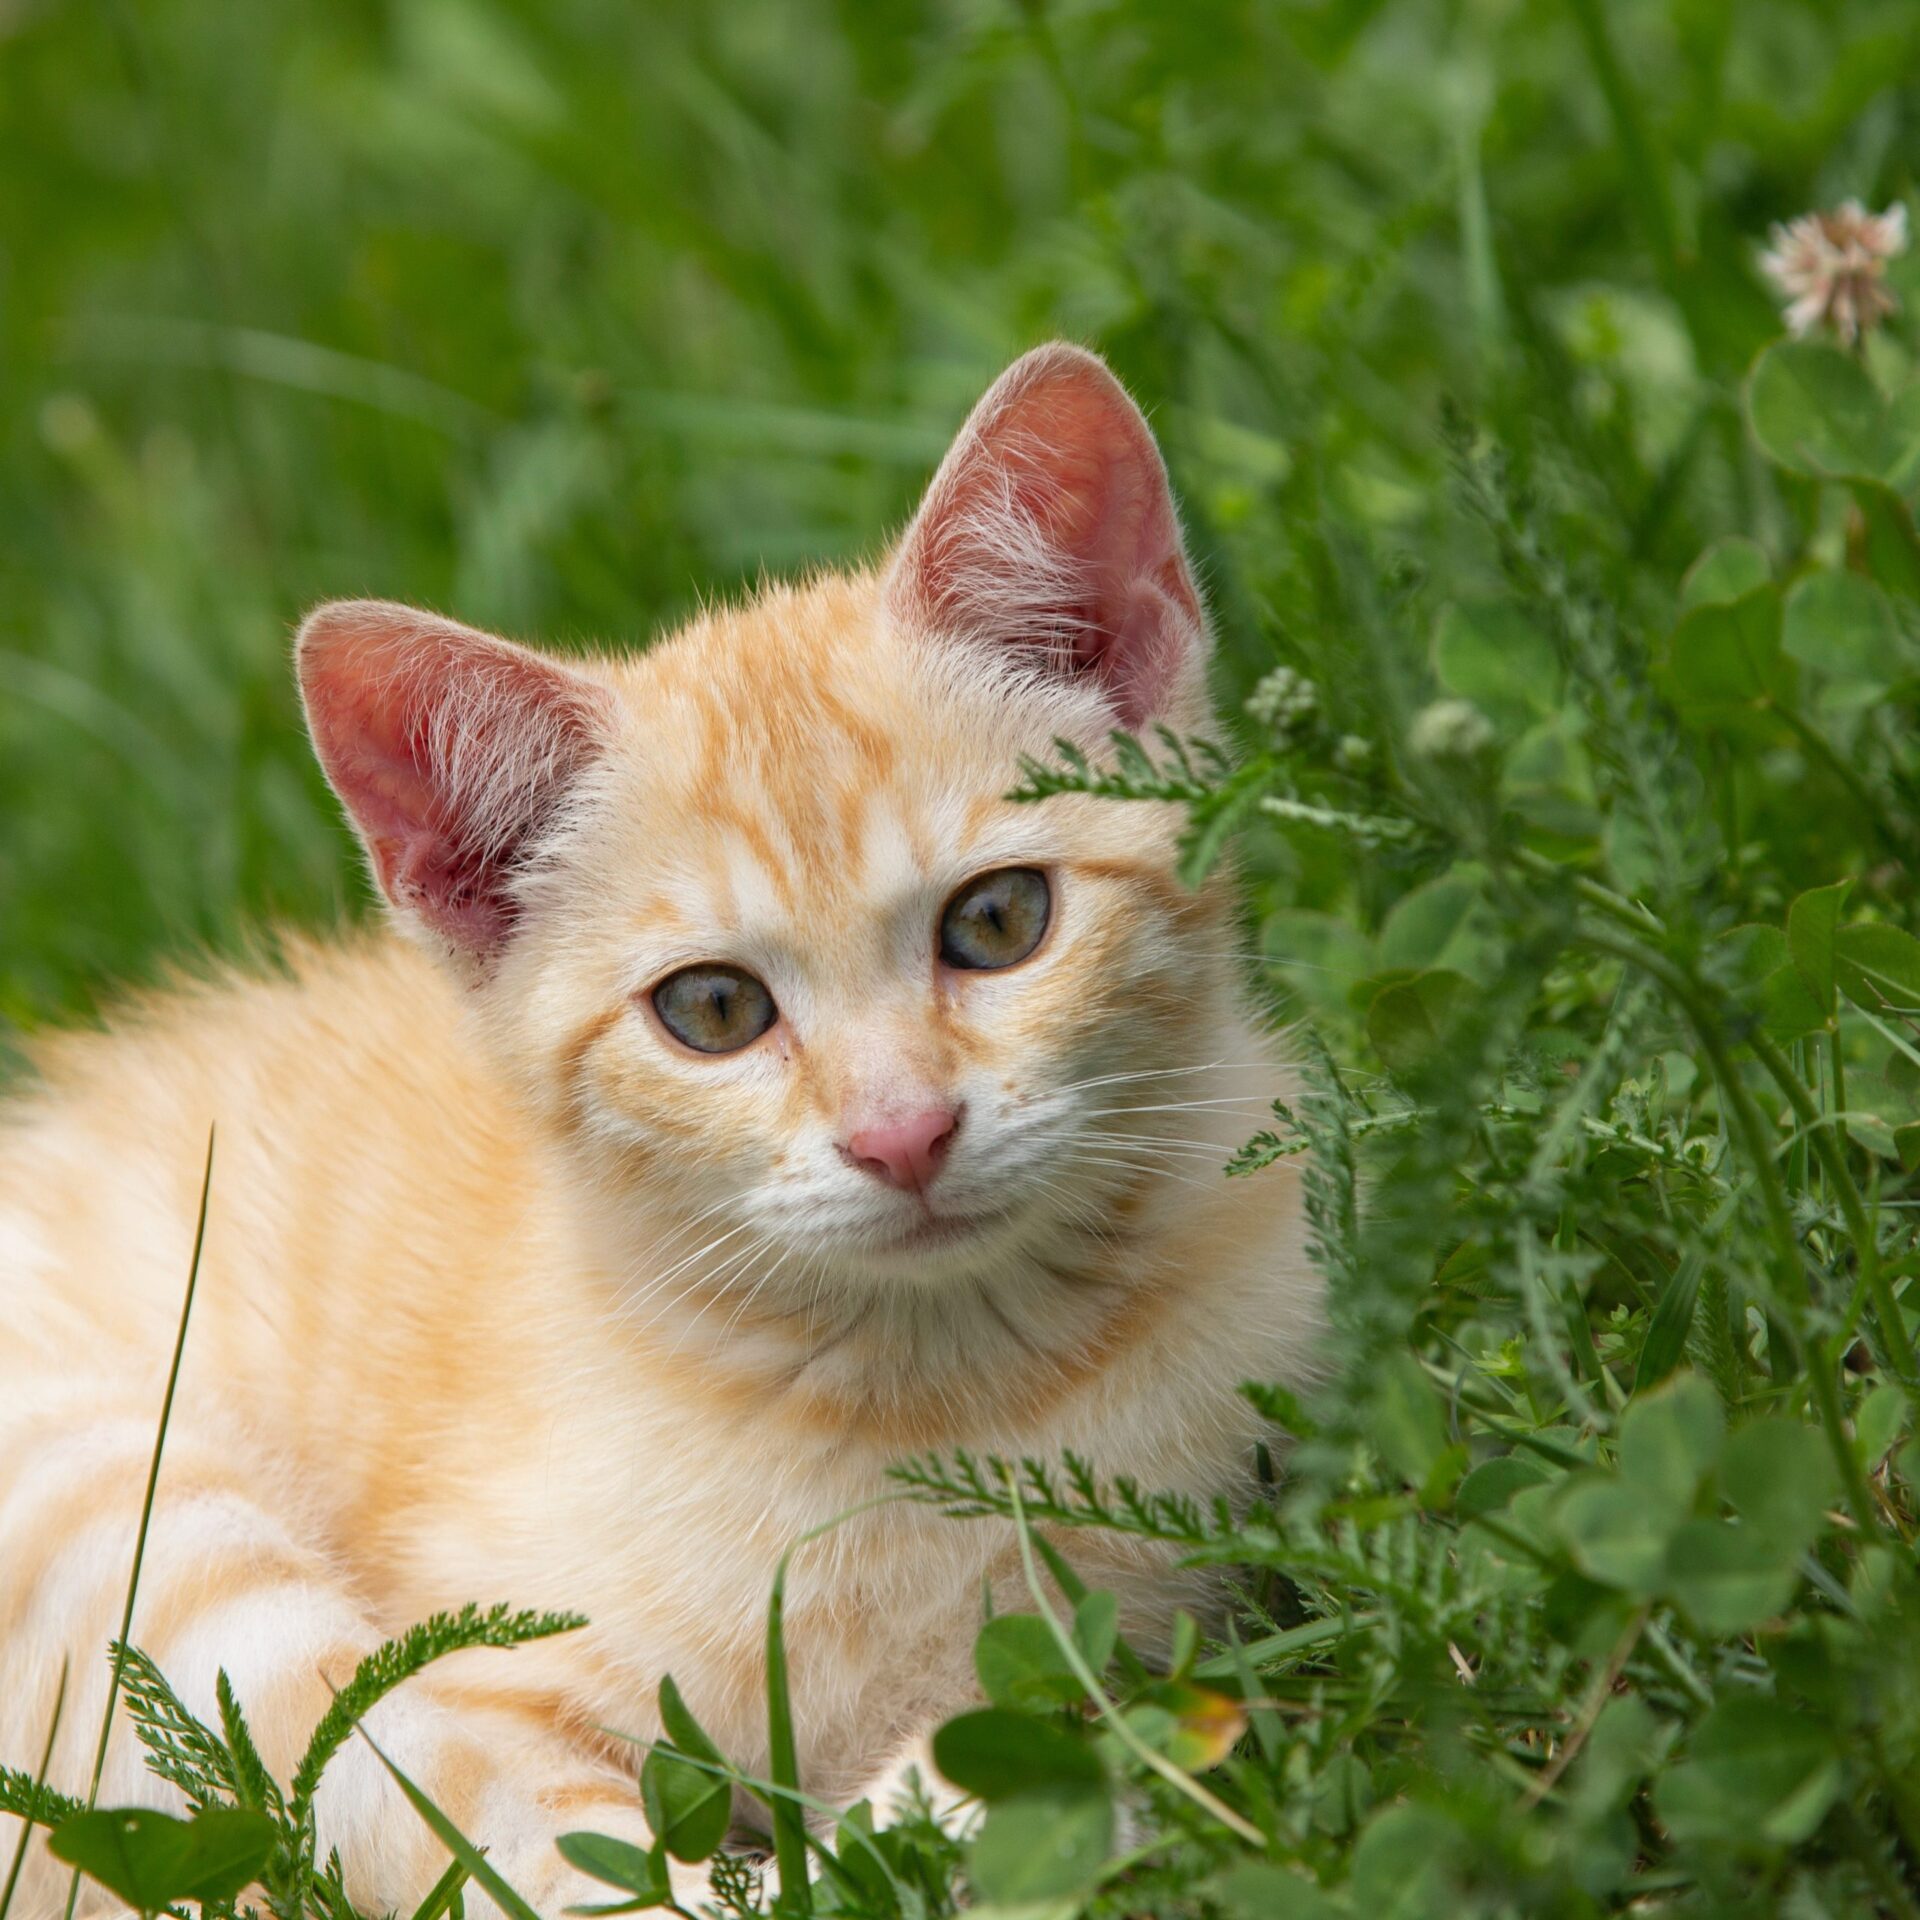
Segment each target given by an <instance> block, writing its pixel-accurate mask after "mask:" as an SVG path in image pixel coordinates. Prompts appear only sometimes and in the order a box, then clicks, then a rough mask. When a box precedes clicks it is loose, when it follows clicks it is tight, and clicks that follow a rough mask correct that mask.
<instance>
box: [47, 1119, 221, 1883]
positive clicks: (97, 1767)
mask: <svg viewBox="0 0 1920 1920" xmlns="http://www.w3.org/2000/svg"><path fill="white" fill-rule="evenodd" d="M213 1134H214V1130H213V1128H212V1127H209V1128H208V1129H207V1164H206V1168H205V1170H204V1171H203V1172H202V1174H201V1176H200V1218H199V1220H198V1222H197V1223H196V1224H195V1226H194V1230H193V1259H192V1262H191V1263H190V1264H189V1266H188V1268H187V1295H186V1298H185V1299H184V1300H183V1301H182V1302H181V1303H180V1325H179V1329H178V1331H177V1332H176V1333H175V1335H174V1340H173V1361H172V1364H171V1365H170V1366H169V1367H168V1368H167V1391H166V1397H165V1398H164V1399H163V1400H162V1401H161V1403H160V1427H159V1431H158V1432H156V1433H155V1434H154V1436H153V1459H152V1461H151V1463H150V1464H149V1465H148V1468H147V1492H146V1498H145V1499H144V1500H143V1501H142V1502H141V1506H140V1531H139V1532H138V1533H137V1534H136V1535H135V1536H134V1542H133V1571H132V1572H131V1573H130V1574H129V1575H128V1576H127V1604H126V1605H125V1606H124V1607H123V1608H122V1609H121V1612H120V1633H119V1637H118V1638H117V1639H116V1640H115V1642H114V1649H113V1677H112V1679H111V1680H109V1681H108V1683H107V1709H106V1711H105V1712H104V1713H103V1714H102V1715H101V1716H100V1741H99V1744H98V1745H97V1746H96V1747H95V1748H94V1751H93V1778H92V1779H91V1780H90V1781H89V1782H88V1783H87V1811H88V1812H89V1813H91V1812H92V1811H93V1806H94V1802H95V1801H96V1800H98V1799H99V1797H100V1776H101V1775H102V1774H103V1773H105V1772H106V1770H107V1743H108V1741H109V1740H110V1739H111V1738H112V1737H113V1710H114V1708H115V1707H116V1706H117V1705H118V1704H119V1700H120V1680H121V1676H122V1675H123V1674H124V1673H125V1671H126V1665H127V1645H128V1642H129V1641H130V1640H131V1639H132V1637H133V1602H134V1597H135V1595H137V1594H138V1593H139V1591H140V1563H141V1561H142V1560H143V1559H144V1558H145V1557H146V1552H147V1529H148V1527H149V1526H150V1525H151V1524H152V1521H153V1496H154V1492H155V1490H156V1489H157V1488H158V1486H159V1484H160V1456H161V1454H162V1453H164V1452H165V1450H166V1445H167V1425H168V1423H169V1422H170V1421H171V1420H172V1418H173V1396H174V1391H175V1389H176V1388H177V1387H178V1386H179V1384H180V1362H181V1359H182V1358H183V1357H184V1355H185V1354H186V1351H187V1325H188V1322H189V1321H191V1320H192V1318H193V1295H194V1290H195V1289H196V1288H197V1287H198V1286H199V1284H200V1255H201V1253H202V1252H203V1251H204V1249H205V1247H206V1244H207V1202H208V1199H209V1198H210V1197H211V1195H212V1193H213ZM79 1898H80V1869H79V1868H78V1867H76V1868H74V1870H73V1879H72V1880H71V1882H69V1884H68V1887H67V1907H66V1920H73V1909H74V1903H75V1902H76V1901H77V1900H78V1899H79Z"/></svg>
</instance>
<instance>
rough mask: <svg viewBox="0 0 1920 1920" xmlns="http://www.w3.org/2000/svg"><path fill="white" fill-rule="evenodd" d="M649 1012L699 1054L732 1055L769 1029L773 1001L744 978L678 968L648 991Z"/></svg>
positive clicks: (721, 970)
mask: <svg viewBox="0 0 1920 1920" xmlns="http://www.w3.org/2000/svg"><path fill="white" fill-rule="evenodd" d="M653 1010H654V1011H655V1012H656V1013H657V1014H659V1016H660V1018H661V1021H662V1022H663V1023H664V1025H665V1026H666V1029H667V1031H668V1032H669V1033H670V1034H672V1035H673V1037H674V1038H675V1039H676V1040H684V1041H685V1042H686V1043H687V1045H688V1046H690V1047H692V1048H693V1049H694V1050H695V1051H696V1052H699V1053H737V1052H738V1051H739V1050H740V1048H742V1047H744V1046H746V1045H747V1043H748V1042H749V1041H753V1040H758V1039H759V1038H760V1036H761V1035H762V1034H763V1033H765V1032H766V1030H767V1029H768V1028H769V1027H770V1026H772V1025H773V1023H774V1021H775V1019H776V1018H777V1017H778V1014H779V1009H778V1008H777V1007H775V1005H774V1004H773V995H772V994H770V993H769V992H768V991H767V990H766V988H765V987H763V986H762V985H761V984H760V982H759V981H758V980H756V979H755V978H754V977H753V975H752V974H750V973H742V972H741V971H740V969H739V968H738V967H722V966H717V965H711V966H698V967H682V968H681V969H680V971H679V972H678V973H670V974H668V975H667V977H666V978H665V979H664V980H662V981H661V982H660V984H659V985H658V986H657V987H655V988H654V990H653Z"/></svg>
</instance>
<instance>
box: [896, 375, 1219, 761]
mask: <svg viewBox="0 0 1920 1920" xmlns="http://www.w3.org/2000/svg"><path fill="white" fill-rule="evenodd" d="M885 593H886V600H887V605H888V608H889V610H890V611H891V612H892V613H893V615H894V616H895V617H896V618H897V619H899V620H900V621H901V622H902V624H903V625H905V626H907V627H909V628H918V629H920V630H922V631H926V632H931V633H934V634H938V635H940V636H942V637H944V638H950V639H956V640H959V641H960V642H962V643H963V644H972V645H975V646H984V647H988V648H992V649H996V650H1001V651H1003V652H1005V653H1007V654H1009V655H1011V656H1013V657H1016V658H1019V659H1021V660H1022V661H1024V662H1026V663H1027V664H1028V665H1030V666H1031V667H1033V668H1035V669H1037V670H1038V671H1040V672H1041V673H1043V674H1052V675H1057V676H1059V677H1060V678H1062V679H1069V680H1076V681H1079V682H1080V683H1082V684H1083V685H1087V686H1090V687H1092V688H1094V689H1096V690H1097V691H1098V692H1099V693H1100V694H1101V695H1102V696H1103V698H1104V699H1105V700H1106V702H1107V704H1108V707H1109V710H1110V711H1111V713H1112V715H1113V717H1114V718H1115V719H1116V720H1117V721H1118V722H1119V723H1120V724H1121V725H1122V726H1124V727H1138V726H1140V725H1141V724H1142V723H1143V722H1146V721H1149V720H1177V719H1182V718H1185V719H1188V720H1190V721H1191V720H1197V719H1198V718H1199V717H1200V716H1201V715H1203V714H1204V713H1205V711H1206V681H1205V673H1204V666H1205V656H1206V648H1207V630H1206V619H1205V616H1204V614H1203V611H1202V608H1201V602H1200V591H1199V588H1198V587H1197V586H1196V585H1195V583H1194V578H1193V570H1192V569H1191V568H1190V567H1189V566H1188V564H1187V554H1186V545H1185V542H1184V541H1183V540H1182V538H1181V535H1180V516H1179V513H1178V512H1177V510H1176V509H1175V507H1174V503H1173V492H1172V489H1171V488H1170V487H1169V486H1168V484H1167V470H1166V468H1165V466H1164V465H1163V464H1162V463H1161V459H1160V450H1159V448H1158V447H1157V446H1156V445H1155V444H1154V439H1153V432H1152V429H1151V428H1149V427H1148V425H1147V422H1146V419H1145V417H1144V416H1143V415H1142V414H1141V412H1140V409H1139V408H1138V407H1136V406H1135V405H1134V404H1133V402H1132V400H1131V399H1129V398H1128V396H1127V390H1126V388H1124V387H1123V386H1122V385H1121V384H1120V382H1119V381H1118V380H1116V379H1115V378H1114V377H1113V375H1112V374H1111V373H1110V372H1108V370H1107V367H1106V364H1105V362H1104V361H1102V360H1100V359H1099V358H1098V357H1097V356H1096V355H1094V354H1091V353H1088V352H1087V351H1086V350H1085V349H1084V348H1082V347H1073V346H1068V345H1066V344H1065V343H1064V342H1061V341H1055V342H1054V343H1053V344H1052V345H1051V346H1045V347H1036V348H1035V349H1034V350H1033V351H1032V352H1031V353H1028V354H1025V355H1023V356H1022V357H1021V358H1020V359H1018V360H1016V361H1015V362H1014V363H1013V365H1012V366H1011V367H1009V368H1008V369H1007V370H1006V372H1005V373H1003V374H1002V375H1001V376H1000V378H999V379H998V380H996V381H995V382H994V383H993V385H992V387H991V388H989V389H988V391H987V394H986V397H985V398H984V399H983V400H982V401H981V402H980V404H979V405H978V406H977V407H975V408H974V410H973V413H972V415H971V416H970V417H969V418H968V421H967V424H966V425H965V426H964V427H963V428H962V429H961V432H960V437H959V439H958V440H956V441H955V442H954V444H953V449H952V451H951V452H950V453H949V454H948V455H947V457H946V459H945V460H944V461H942V462H941V465H940V471H939V472H938V473H937V474H935V475H934V477H933V484H932V485H931V486H930V487H928V489H927V495H926V498H925V500H923V501H922V502H921V505H920V511H919V512H918V513H917V514H915V516H914V518H913V524H912V525H911V526H910V527H908V529H907V531H906V534H905V536H904V537H903V539H902V540H901V542H900V546H899V549H898V551H897V552H896V553H895V554H894V557H893V560H892V562H891V564H890V566H889V568H888V571H887V575H886V584H885Z"/></svg>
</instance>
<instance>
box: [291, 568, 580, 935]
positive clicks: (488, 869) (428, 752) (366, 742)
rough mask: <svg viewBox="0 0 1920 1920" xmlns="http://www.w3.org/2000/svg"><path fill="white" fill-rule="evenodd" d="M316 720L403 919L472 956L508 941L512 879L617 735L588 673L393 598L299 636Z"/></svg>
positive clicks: (354, 606) (327, 616) (351, 606)
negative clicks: (611, 734) (607, 740)
mask: <svg viewBox="0 0 1920 1920" xmlns="http://www.w3.org/2000/svg"><path fill="white" fill-rule="evenodd" d="M295 656H296V660H297V664H298V672H299V678H300V691H301V697H302V699H303V700H304V702H305V705H306V713H307V726H308V730H309V732H310V733H311V734H312V736H313V744H314V751H315V752H316V754H317V755H318V756H319V760H320V764H321V766H322V768H323V769H324V770H325V772H326V775H327V778H328V780H329V781H330V782H331V783H332V785H333V789H334V791H335V792H336V793H337V794H338V795H339V796H340V798H341V800H342V801H343V802H344V804H345V806H346V809H347V812H348V814H349V815H350V816H351V818H352V820H353V823H354V826H355V827H356V829H357V830H358V831H359V834H360V838H361V840H362V841H363V842H364V843H365V845H366V849H367V857H368V859H369V861H370V862H371V864H372V867H373V872H374V878H375V879H376V880H377V881H378V882H379V885H380V889H381V891H382V893H384V894H385V895H386V897H387V899H388V900H389V901H390V902H391V903H392V904H393V906H394V907H395V909H396V910H397V911H398V912H399V913H400V914H401V916H402V918H403V919H405V920H408V921H411V922H413V923H415V924H416V925H417V926H418V927H419V928H420V929H421V930H422V931H424V932H426V933H428V934H430V935H432V936H434V937H435V938H437V939H438V940H439V941H441V942H443V943H445V945H446V946H448V947H449V948H450V949H452V950H453V952H454V953H455V954H456V955H458V956H461V957H463V958H465V959H467V960H469V961H484V960H486V959H487V958H488V957H490V956H491V955H492V954H493V953H494V952H496V951H497V950H498V949H499V948H500V947H501V946H503V945H504V944H505V942H506V940H507V939H508V937H509V936H510V935H511V933H512V931H513V927H514V923H515V921H516V920H517V918H518V913H519V904H518V900H517V898H516V895H515V891H514V881H515V879H516V877H517V876H518V874H519V873H521V872H522V871H524V869H525V866H526V864H527V861H528V858H529V855H530V854H531V853H532V851H533V850H534V848H535V847H536V845H537V843H538V841H539V839H540V837H541V835H542V834H543V832H544V831H545V830H546V829H547V828H548V827H549V826H550V825H551V824H552V823H553V821H554V819H555V818H556V817H557V815H558V813H559V811H560V809H561V807H562V806H563V805H564V803H565V800H566V796H567V794H568V791H569V789H570V788H571V786H572V784H573V782H574V780H575V779H576V778H577V776H578V775H579V774H580V772H581V771H582V770H583V769H584V768H585V767H586V765H587V764H588V763H589V762H590V761H591V760H592V759H593V758H594V756H595V755H596V754H597V752H598V751H599V748H600V745H601V743H602V741H603V739H604V737H605V716H606V694H605V692H604V690H603V689H602V688H601V687H600V686H599V685H598V683H596V682H595V681H593V680H590V679H588V678H587V677H586V676H585V675H584V674H580V673H576V672H574V671H573V670H572V669H571V668H568V667H565V666H563V665H561V664H560V663H559V662H558V661H555V660H550V659H547V658H545V657H543V656H542V655H540V654H537V653H533V652H530V651H528V650H527V649H526V648H524V647H517V646H514V645H513V644H511V643H510V642H509V641H505V640H496V639H494V638H493V637H492V636H491V635H489V634H484V633H479V632H476V631H475V630H474V629H473V628H471V627H464V626H461V625H459V624H458V623H457V622H455V621H452V620H443V619H441V618H439V617H438V616H437V615H434V614H430V613H421V612H418V611H416V610H415V609H413V608H411V607H403V606H396V605H394V604H393V603H391V602H388V601H382V600H336V601H332V602H330V603H329V604H327V605H326V606H323V607H320V608H317V609H316V610H315V611H314V612H313V613H311V614H310V615H308V617H307V619H306V621H305V622H304V624H303V625H302V626H301V629H300V634H299V638H298V640H297V641H296V643H295Z"/></svg>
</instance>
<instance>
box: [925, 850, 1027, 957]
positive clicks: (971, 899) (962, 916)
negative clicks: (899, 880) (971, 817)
mask: <svg viewBox="0 0 1920 1920" xmlns="http://www.w3.org/2000/svg"><path fill="white" fill-rule="evenodd" d="M1052 907H1053V896H1052V890H1051V888H1050V887H1049V886H1048V884H1047V876H1046V875H1045V874H1044V873H1042V872H1041V871H1040V870H1039V869H1038V868H1037V867H1000V868H998V869H996V870H995V871H994V872H992V873H983V874H980V875H979V876H978V877H977V878H975V879H972V880H969V881H968V882H967V884H966V885H965V886H964V887H962V888H961V889H960V890H959V892H958V893H956V894H955V895H954V896H953V898H952V899H951V900H949V901H948V902H947V907H946V911H945V912H944V913H943V914H942V915H941V916H940V958H941V959H942V960H944V961H945V962H946V964H947V965H948V966H950V967H959V968H961V969H963V970H966V971H969V972H983V971H986V970H989V969H992V968H996V967H1011V966H1013V965H1015V964H1017V963H1018V962H1019V961H1022V960H1024V959H1025V958H1026V957H1027V956H1028V954H1030V953H1032V952H1033V950H1034V949H1035V948H1036V947H1037V946H1038V945H1039V944H1040V939H1041V936H1042V935H1043V934H1044V933H1045V932H1046V930H1047V921H1048V919H1049V917H1050V915H1051V913H1052Z"/></svg>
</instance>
